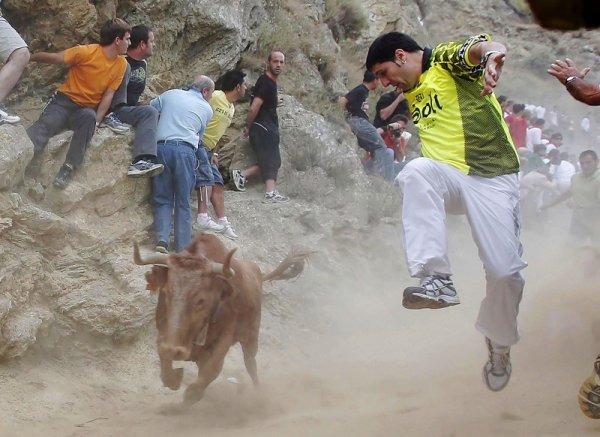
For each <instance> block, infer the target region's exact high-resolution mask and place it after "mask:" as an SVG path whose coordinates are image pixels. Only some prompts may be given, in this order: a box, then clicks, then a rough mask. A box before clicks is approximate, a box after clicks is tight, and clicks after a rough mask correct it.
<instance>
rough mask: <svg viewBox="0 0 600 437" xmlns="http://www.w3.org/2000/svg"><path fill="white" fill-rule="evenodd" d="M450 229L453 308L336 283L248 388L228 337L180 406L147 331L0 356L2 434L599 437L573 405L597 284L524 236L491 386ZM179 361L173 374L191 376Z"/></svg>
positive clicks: (468, 273) (464, 268)
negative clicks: (88, 353) (508, 338)
mask: <svg viewBox="0 0 600 437" xmlns="http://www.w3.org/2000/svg"><path fill="white" fill-rule="evenodd" d="M462 231H465V229H461V232H462ZM455 238H456V240H454V241H453V244H452V246H453V247H454V248H456V246H457V244H456V243H457V242H459V243H461V246H462V247H461V249H462V250H463V252H462V253H460V254H459V253H454V254H453V256H452V259H453V262H454V265H455V282H456V285H457V288H458V290H459V292H460V294H461V298H462V304H461V305H459V306H457V307H454V308H451V309H446V310H438V311H427V310H424V311H415V312H411V311H407V310H405V309H403V308H402V307H401V304H400V288H401V285H400V286H399V285H397V284H394V283H393V280H392V278H393V275H392V276H390V278H381V280H380V282H379V283H373V287H372V288H371V289H364V288H363V289H360V290H354V291H351V290H345V291H341V290H340V291H339V293H340V294H339V296H337V297H335V296H332V298H331V299H330V300H329V301H327V302H324V303H323V311H324V313H325V314H327V315H328V317H329V318H330V320H329V322H330V323H329V328H328V329H323V328H319V329H313V328H312V327H304V328H298V329H297V330H296V331H294V330H291V331H290V332H292V335H291V336H290V337H289V338H282V339H281V344H284V345H285V346H281V347H275V346H273V345H272V346H265V347H263V348H262V349H261V351H260V353H259V357H258V360H259V370H260V375H261V378H262V381H263V387H262V389H261V390H260V391H258V392H257V391H255V390H254V389H253V388H252V387H251V384H250V381H249V378H248V377H247V376H246V374H245V372H244V371H243V365H242V361H241V357H240V356H241V353H240V352H239V350H237V349H236V350H235V351H234V352H233V354H232V356H231V357H230V359H229V360H228V362H227V363H226V368H225V370H224V372H223V375H222V378H221V379H219V380H218V381H217V382H216V383H214V384H213V385H212V386H211V387H209V390H208V391H207V394H206V397H205V399H204V400H202V401H201V402H199V403H198V404H197V405H195V406H194V407H193V408H191V409H190V410H189V411H187V412H186V413H184V414H182V415H178V416H169V415H164V414H162V412H163V411H164V410H165V408H166V407H168V406H169V405H173V404H175V403H177V402H179V401H180V400H181V396H182V392H181V391H180V392H177V393H173V392H169V391H168V390H166V389H164V388H162V387H161V386H160V381H159V378H158V366H157V360H156V356H155V352H154V350H153V344H152V339H151V338H148V341H146V342H142V343H140V344H139V345H138V346H136V348H135V350H134V351H131V350H130V349H127V350H119V349H117V350H115V351H114V355H111V356H106V357H105V360H102V361H91V360H90V361H87V360H85V359H83V358H82V359H81V360H77V361H71V362H57V361H54V360H49V361H37V362H36V359H35V358H30V359H28V360H26V361H24V362H22V363H20V364H13V365H10V366H8V367H2V368H0V386H1V387H2V397H1V398H2V399H1V400H0V409H2V411H3V414H2V416H1V417H0V435H2V436H15V435H19V436H103V437H104V436H124V435H127V436H140V437H153V436H165V435H178V436H182V437H186V436H197V435H205V436H254V435H261V436H283V435H285V436H306V435H318V436H390V435H403V436H497V435H511V436H536V435H544V436H566V435H569V436H571V435H573V436H574V435H577V436H586V435H590V436H591V435H598V433H600V423H598V422H594V421H592V420H589V419H587V418H585V417H584V416H583V415H582V414H581V413H580V412H579V409H578V407H577V403H576V393H577V389H578V387H579V384H580V383H581V381H582V380H583V379H584V377H585V376H587V375H588V373H589V372H590V370H591V365H592V361H593V358H594V357H595V354H597V353H598V352H599V351H600V336H599V335H598V325H597V324H596V325H595V324H594V318H595V320H596V321H598V318H597V309H598V308H599V305H600V293H598V290H597V287H594V288H593V289H592V288H584V287H583V284H585V282H583V281H580V280H578V279H577V277H576V276H577V274H578V273H577V270H576V269H574V268H573V267H572V266H571V267H568V266H567V267H558V266H560V265H563V264H564V262H563V261H564V260H561V259H560V256H559V255H557V254H556V251H552V250H550V251H548V250H541V249H539V250H534V248H535V247H541V242H542V241H543V239H542V238H541V237H539V236H535V235H532V236H527V238H526V244H528V245H527V246H526V247H528V248H529V250H528V252H527V257H526V258H527V260H528V261H529V262H530V267H529V268H528V269H527V271H526V273H527V280H528V285H527V290H526V295H525V298H524V301H523V305H522V311H521V316H520V321H521V328H522V332H523V339H522V341H521V342H520V343H519V344H518V345H517V346H516V347H515V348H514V349H513V369H514V371H513V378H512V380H511V382H510V384H509V386H508V387H507V388H506V389H505V390H504V391H502V392H500V393H492V392H489V391H487V389H486V388H485V387H484V385H483V382H482V380H481V374H480V372H481V368H482V366H483V364H484V361H485V360H486V350H485V346H484V343H483V340H482V338H481V336H480V334H479V333H478V332H476V331H475V329H474V327H473V325H474V321H475V317H476V312H477V308H478V305H479V302H480V300H481V298H482V295H483V294H482V291H481V290H483V274H482V272H481V269H480V266H479V262H474V261H472V260H474V259H476V258H475V249H474V248H473V246H472V243H470V239H469V238H468V236H467V235H466V234H465V235H464V236H461V235H458V236H457V237H455ZM463 238H464V239H465V240H463ZM463 241H465V242H466V241H469V243H465V244H466V247H465V244H462V242H463ZM563 258H564V257H563ZM467 260H469V262H470V263H467ZM308 274H311V273H308ZM396 280H397V276H396ZM587 283H588V284H589V283H590V282H589V281H588V282H587ZM592 283H597V281H596V282H592ZM344 293H347V294H344ZM343 296H345V297H343ZM596 323H598V322H596ZM186 369H187V370H186V379H185V380H184V384H185V383H186V382H189V381H190V380H191V378H192V377H193V373H192V369H193V368H192V367H191V366H190V367H186ZM232 377H235V378H237V379H238V380H239V381H241V384H235V383H232V382H229V381H227V378H232Z"/></svg>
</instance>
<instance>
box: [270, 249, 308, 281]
mask: <svg viewBox="0 0 600 437" xmlns="http://www.w3.org/2000/svg"><path fill="white" fill-rule="evenodd" d="M313 253H314V251H312V250H299V249H296V250H292V251H291V252H290V254H289V255H288V256H286V257H285V259H284V260H283V261H281V262H280V263H279V265H278V266H277V267H276V268H275V270H273V271H272V272H271V273H268V274H266V275H263V280H264V281H282V280H285V279H292V278H295V277H296V276H298V275H300V273H302V271H303V270H304V266H305V265H306V262H307V261H308V257H309V256H310V255H311V254H313Z"/></svg>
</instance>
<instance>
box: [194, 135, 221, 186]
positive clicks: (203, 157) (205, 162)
mask: <svg viewBox="0 0 600 437" xmlns="http://www.w3.org/2000/svg"><path fill="white" fill-rule="evenodd" d="M212 156H213V152H211V151H210V150H208V149H207V148H206V147H205V146H204V145H203V144H200V145H199V146H198V149H196V158H198V169H197V170H196V188H200V187H212V186H214V185H215V184H220V185H223V176H221V172H220V171H219V168H218V167H217V166H216V165H214V164H212V163H211V161H210V160H211V159H212Z"/></svg>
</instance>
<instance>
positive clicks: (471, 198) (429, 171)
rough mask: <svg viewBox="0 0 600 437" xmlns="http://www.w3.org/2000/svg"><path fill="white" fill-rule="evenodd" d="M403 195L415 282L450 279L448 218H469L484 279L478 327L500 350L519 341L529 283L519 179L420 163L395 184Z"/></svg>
mask: <svg viewBox="0 0 600 437" xmlns="http://www.w3.org/2000/svg"><path fill="white" fill-rule="evenodd" d="M394 183H395V185H396V186H397V187H398V188H399V190H400V195H401V196H402V224H403V226H404V250H405V254H406V261H407V264H408V270H409V272H410V274H411V276H413V277H424V276H428V275H432V274H443V275H450V274H452V271H451V269H450V262H449V260H448V239H447V231H446V213H450V214H466V216H467V219H468V221H469V224H470V225H471V234H472V235H473V239H474V240H475V244H476V245H477V248H478V249H479V258H480V259H481V261H482V262H483V267H484V269H485V274H486V296H485V298H484V299H483V301H482V302H481V306H480V309H479V316H478V319H477V324H476V327H477V329H478V330H479V331H480V332H481V333H483V334H484V335H485V336H486V337H488V338H490V339H491V340H492V341H494V342H495V343H498V344H500V345H505V346H510V345H513V344H515V343H516V342H517V341H518V340H519V329H518V325H517V314H518V313H519V303H520V301H521V297H522V295H523V286H524V284H525V281H524V280H523V276H522V275H521V273H520V271H521V270H522V269H523V268H525V267H527V263H525V262H524V261H523V260H522V259H521V255H522V252H523V248H522V245H521V242H520V241H519V232H520V221H519V177H518V174H517V173H514V174H508V175H502V176H496V177H493V178H484V177H479V176H469V175H466V174H464V173H462V172H461V171H460V170H458V169H456V168H454V167H452V166H451V165H448V164H444V163H440V162H437V161H433V160H431V159H429V158H417V159H415V160H413V161H410V162H409V163H408V165H406V167H405V168H404V169H403V170H402V171H401V172H400V173H399V174H398V176H397V177H396V179H395V181H394Z"/></svg>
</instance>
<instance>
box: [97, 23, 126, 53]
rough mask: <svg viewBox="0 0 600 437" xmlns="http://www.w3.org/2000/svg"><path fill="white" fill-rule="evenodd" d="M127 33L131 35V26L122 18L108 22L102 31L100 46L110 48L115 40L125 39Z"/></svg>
mask: <svg viewBox="0 0 600 437" xmlns="http://www.w3.org/2000/svg"><path fill="white" fill-rule="evenodd" d="M126 33H131V26H130V25H129V24H127V22H126V21H125V20H123V19H121V18H113V19H111V20H108V21H107V22H106V23H104V25H103V26H102V28H101V29H100V45H101V46H103V47H106V46H109V45H111V44H112V43H113V41H114V40H115V38H121V39H123V38H125V34H126Z"/></svg>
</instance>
